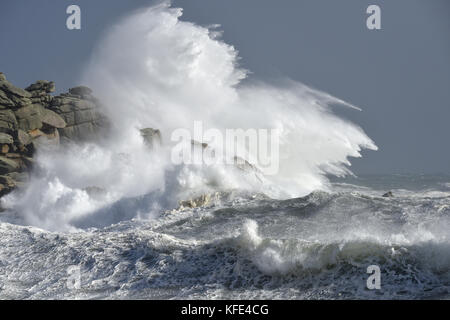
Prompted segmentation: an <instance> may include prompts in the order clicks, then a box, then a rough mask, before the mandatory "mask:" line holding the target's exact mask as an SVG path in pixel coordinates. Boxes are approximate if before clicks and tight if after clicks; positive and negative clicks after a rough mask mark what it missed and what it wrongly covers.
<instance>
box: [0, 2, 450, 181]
mask: <svg viewBox="0 0 450 320" xmlns="http://www.w3.org/2000/svg"><path fill="white" fill-rule="evenodd" d="M152 2H153V1H150V0H134V1H125V0H121V1H113V0H95V1H92V0H80V1H77V0H72V1H67V0H35V1H29V0H1V2H0V71H2V72H4V73H5V74H6V76H7V77H8V79H9V80H10V81H12V82H13V83H14V84H16V85H18V86H21V87H25V86H27V85H29V84H30V83H32V82H34V81H35V80H38V79H46V80H54V81H56V86H57V89H58V90H59V91H61V90H65V89H67V88H69V87H72V86H75V85H77V84H78V82H77V79H78V78H79V76H80V72H81V70H82V68H83V66H84V64H85V62H86V61H87V60H88V59H89V56H90V54H91V52H92V49H93V47H94V46H95V43H96V41H97V40H98V39H99V38H100V37H101V35H102V33H103V32H105V31H107V30H108V28H109V27H110V26H111V25H113V24H114V23H115V21H117V19H119V18H120V16H123V15H127V14H128V13H129V12H130V11H131V10H134V9H136V8H139V7H143V6H146V5H149V4H151V3H152ZM173 3H174V5H175V6H181V7H183V8H184V17H183V18H182V19H184V20H189V21H193V22H196V23H199V24H201V25H208V24H221V25H222V27H221V30H222V31H223V32H224V35H223V38H224V40H225V41H226V42H227V43H229V44H232V45H234V46H235V47H236V48H237V49H238V50H239V52H240V56H241V58H242V60H241V64H242V66H243V67H245V68H247V69H250V70H251V71H252V72H253V74H252V77H254V78H261V79H266V80H268V79H277V78H282V77H285V76H287V77H290V78H292V79H295V80H298V81H301V82H303V83H305V84H308V85H310V86H312V87H315V88H317V89H320V90H323V91H326V92H328V93H330V94H332V95H334V96H336V97H338V98H341V99H343V100H346V101H348V102H350V103H352V104H354V105H357V106H359V107H361V108H362V109H363V111H362V112H358V111H354V110H352V111H350V110H345V109H343V108H338V109H336V111H337V113H339V114H342V115H343V116H344V117H346V118H348V119H351V120H352V121H354V122H356V123H357V124H359V125H360V126H361V127H362V128H363V129H364V130H365V131H366V133H367V134H368V135H369V136H370V137H371V138H372V139H373V140H374V141H375V143H376V144H377V145H378V147H379V151H376V152H373V151H368V152H364V158H363V159H358V160H353V161H352V162H353V171H354V172H356V173H440V172H441V173H450V142H449V140H450V124H449V122H450V1H448V0H427V1H425V0H395V1H393V0H390V1H381V0H372V1H366V0H339V1H337V0H326V1H325V0H277V1H275V0H270V1H269V0H245V1H243V0H226V1H224V0H184V1H173ZM70 4H78V5H79V6H80V7H81V10H82V30H79V31H69V30H67V28H66V18H67V14H66V8H67V6H68V5H70ZM370 4H377V5H379V6H380V7H381V27H382V30H368V29H367V27H366V18H367V14H366V8H367V7H368V6H369V5H370ZM117 50H120V48H119V47H118V48H117Z"/></svg>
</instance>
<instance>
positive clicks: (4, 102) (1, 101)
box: [0, 90, 14, 109]
mask: <svg viewBox="0 0 450 320" xmlns="http://www.w3.org/2000/svg"><path fill="white" fill-rule="evenodd" d="M8 107H14V102H12V101H11V100H10V99H9V98H8V96H7V95H6V93H5V92H3V91H2V90H0V109H5V108H8Z"/></svg>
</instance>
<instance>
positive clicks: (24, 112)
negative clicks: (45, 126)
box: [15, 104, 43, 131]
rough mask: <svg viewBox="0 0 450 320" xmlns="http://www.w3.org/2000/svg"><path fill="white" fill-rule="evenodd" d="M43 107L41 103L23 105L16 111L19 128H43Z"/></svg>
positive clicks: (28, 129) (25, 129) (26, 129)
mask: <svg viewBox="0 0 450 320" xmlns="http://www.w3.org/2000/svg"><path fill="white" fill-rule="evenodd" d="M42 109H43V106H41V105H40V104H32V105H29V106H26V107H22V108H20V109H18V110H17V111H16V112H15V115H16V118H17V121H18V123H19V128H20V129H22V130H24V131H30V130H34V129H40V128H42V115H41V113H42Z"/></svg>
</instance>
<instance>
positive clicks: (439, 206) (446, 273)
mask: <svg viewBox="0 0 450 320" xmlns="http://www.w3.org/2000/svg"><path fill="white" fill-rule="evenodd" d="M388 190H391V191H392V192H393V195H394V196H393V197H389V198H388V197H381V195H382V194H383V193H385V192H386V191H388ZM149 199H150V198H149V197H148V196H142V197H138V198H134V199H128V202H129V204H128V206H130V208H132V207H133V206H132V205H130V204H134V205H135V206H136V203H139V205H138V206H139V207H142V206H143V204H145V205H149V201H150V200H149ZM123 206H124V204H122V207H123ZM3 215H4V214H3ZM2 218H3V219H4V217H2ZM118 219H119V220H120V218H118ZM79 223H81V222H79ZM449 227H450V177H449V176H428V175H372V176H361V177H352V178H346V179H333V182H332V184H331V186H330V190H329V191H328V192H326V191H314V192H312V193H310V194H309V195H307V196H305V197H299V198H292V199H286V200H273V199H270V198H268V197H267V196H265V195H262V194H249V193H240V192H239V191H237V190H230V191H227V192H222V193H220V194H217V195H216V196H215V197H214V199H213V200H212V201H211V202H210V203H209V204H207V205H205V206H203V207H198V208H184V209H179V210H169V211H163V212H160V213H159V215H157V216H154V217H152V218H148V219H138V218H133V219H126V215H125V218H124V220H123V221H118V222H116V223H113V224H111V225H105V226H103V227H95V228H93V227H86V228H80V229H79V231H77V232H71V233H65V232H49V231H45V230H43V229H39V228H36V227H31V226H23V225H18V224H14V223H8V222H2V223H0V234H1V237H0V298H1V299H448V298H450V295H449V293H450V238H449V232H448V230H449ZM370 265H376V266H379V268H380V271H381V275H380V289H368V288H367V279H368V277H369V276H370V274H368V273H367V267H368V266H370ZM73 270H75V271H77V272H78V273H74V272H73ZM74 275H76V276H77V277H78V276H79V278H77V279H78V280H77V279H76V280H77V281H78V283H77V282H76V281H75V282H74V283H73V284H72V285H70V279H71V277H72V278H73V277H74Z"/></svg>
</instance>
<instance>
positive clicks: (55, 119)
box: [41, 109, 66, 128]
mask: <svg viewBox="0 0 450 320" xmlns="http://www.w3.org/2000/svg"><path fill="white" fill-rule="evenodd" d="M41 121H42V123H45V124H48V125H50V126H52V127H55V128H65V127H66V121H64V119H63V118H61V116H60V115H58V114H57V113H56V112H53V111H52V110H49V109H43V110H41Z"/></svg>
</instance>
